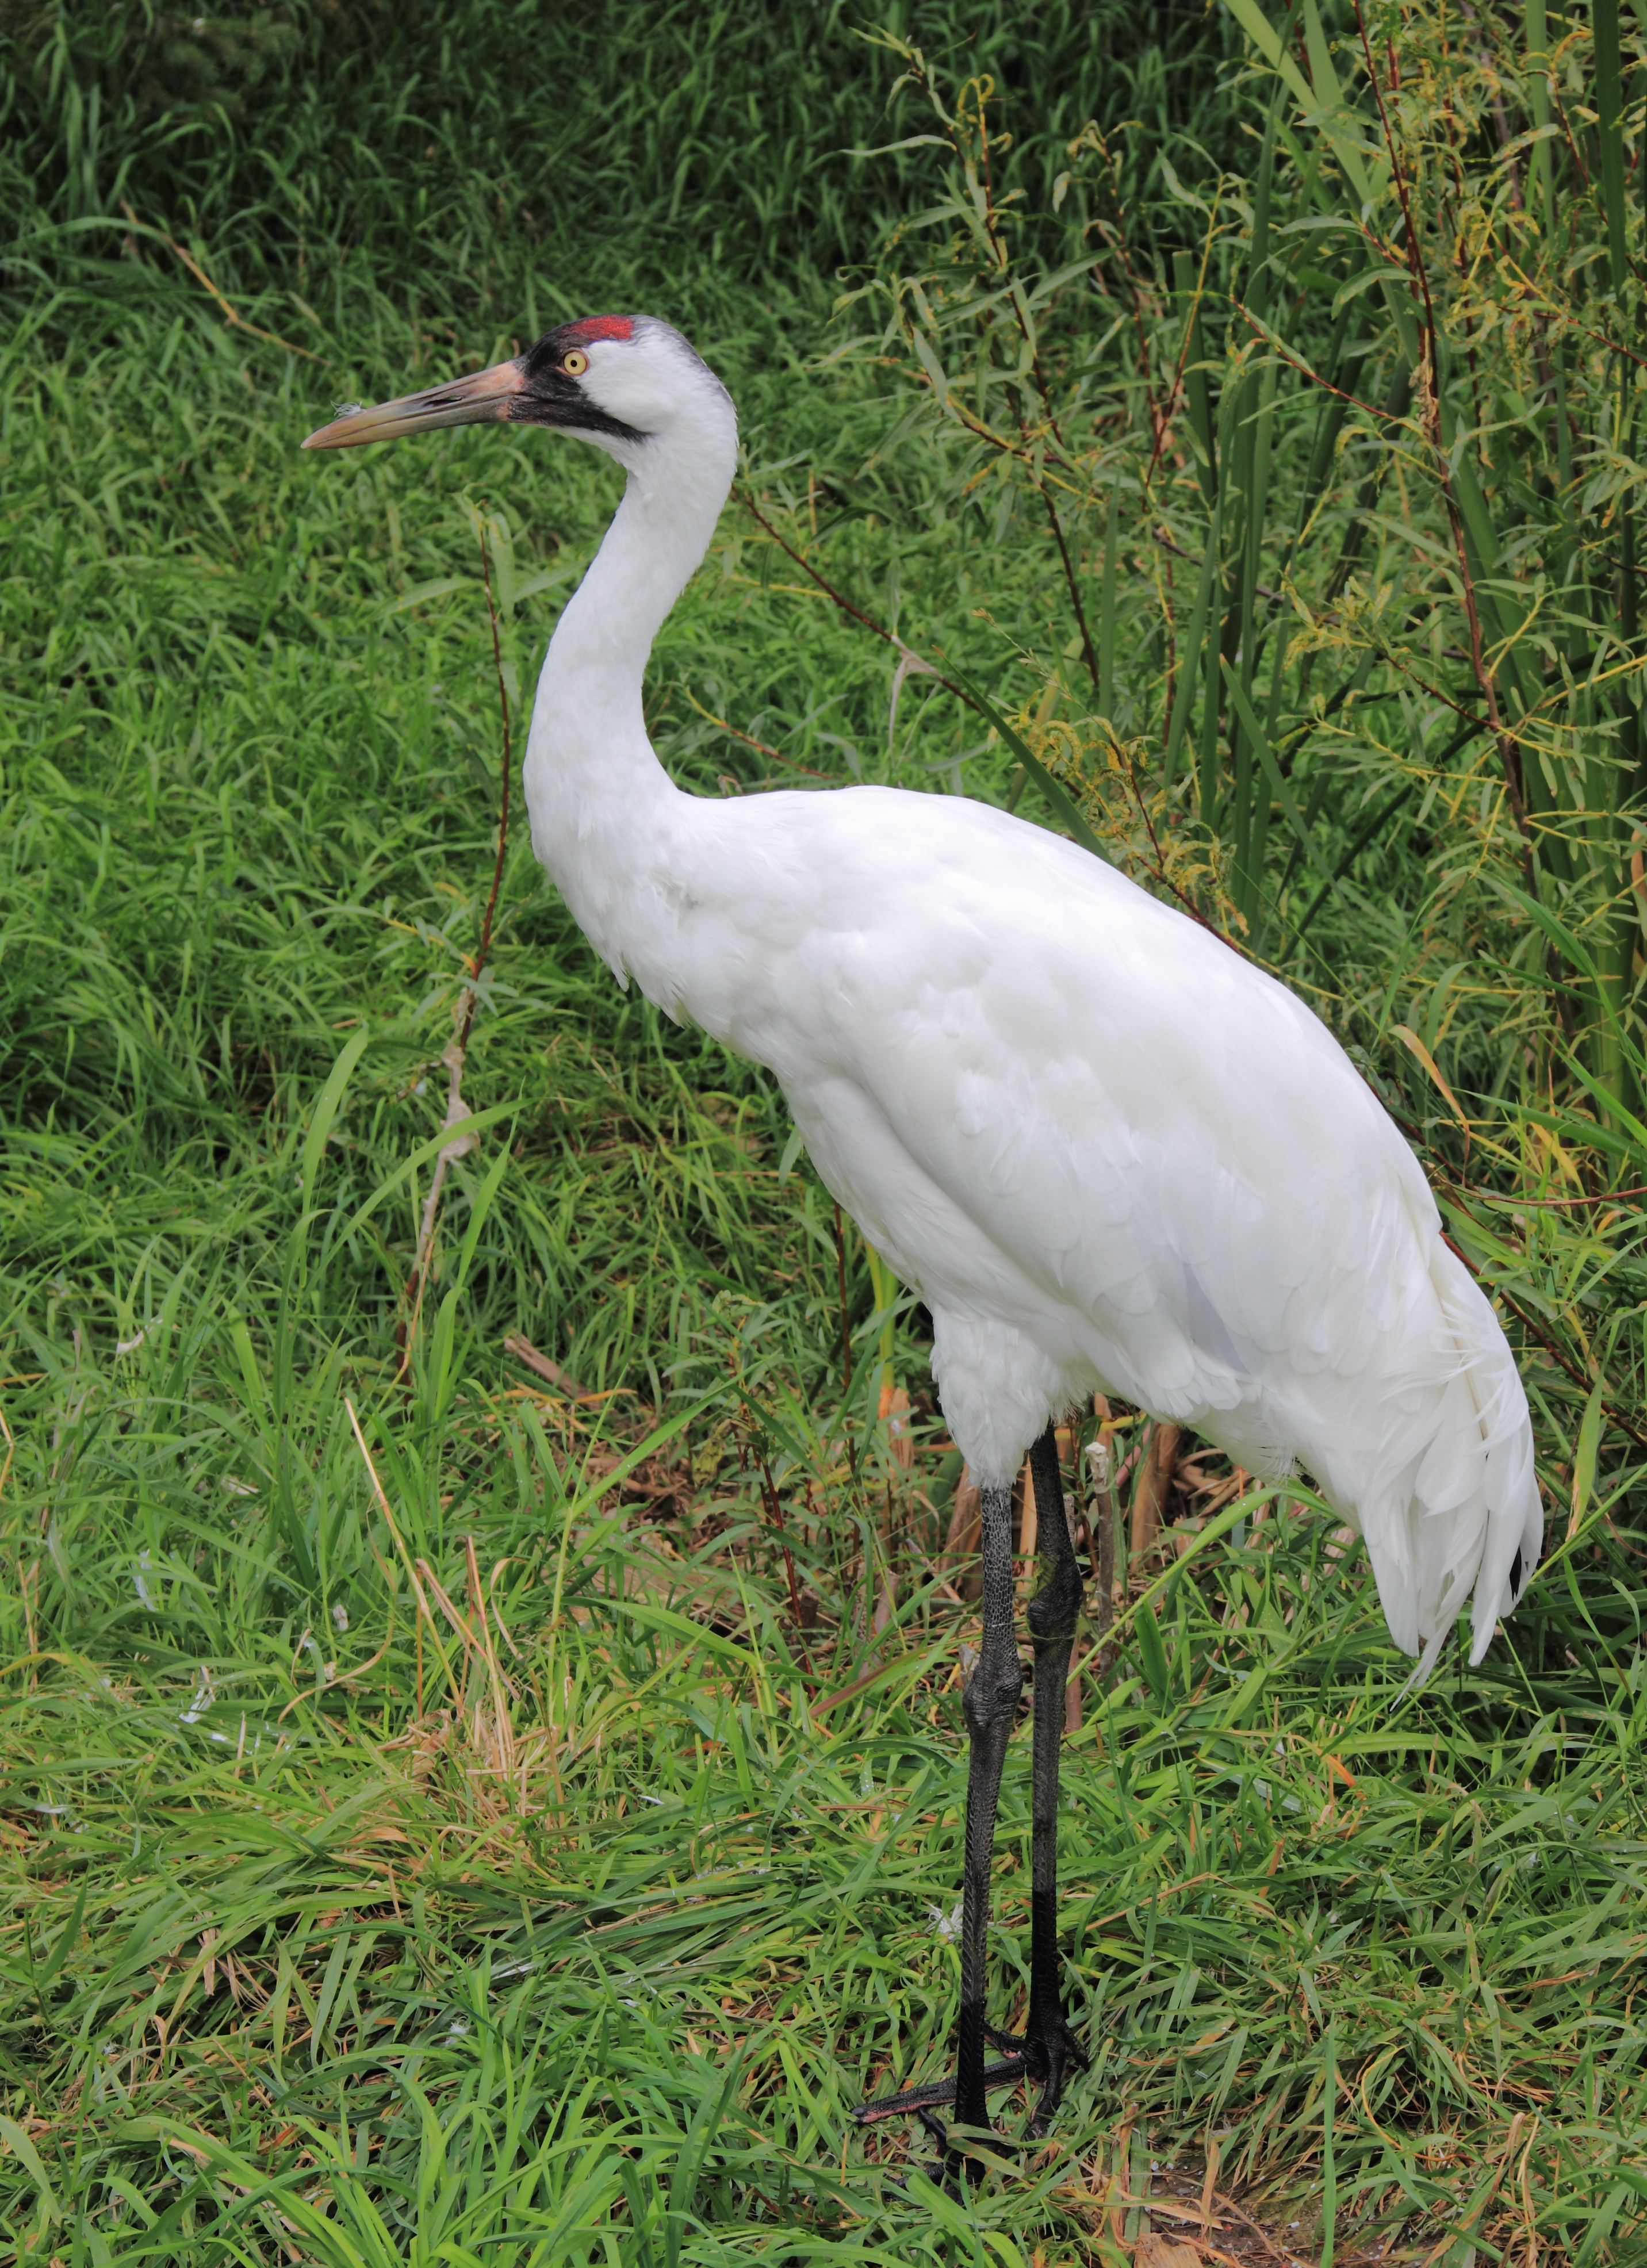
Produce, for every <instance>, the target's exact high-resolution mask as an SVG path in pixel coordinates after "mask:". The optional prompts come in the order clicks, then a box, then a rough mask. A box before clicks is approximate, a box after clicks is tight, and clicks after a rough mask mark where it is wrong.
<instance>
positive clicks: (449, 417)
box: [303, 362, 526, 449]
mask: <svg viewBox="0 0 1647 2268" xmlns="http://www.w3.org/2000/svg"><path fill="white" fill-rule="evenodd" d="M525 392H526V375H525V373H524V372H523V371H522V370H521V367H520V365H519V364H518V362H499V363H494V364H493V365H492V367H491V368H490V370H482V371H477V372H475V374H474V377H473V378H454V379H452V383H451V384H450V385H449V386H431V387H430V388H429V391H428V392H427V393H426V394H402V395H401V398H400V400H399V401H380V402H379V403H378V405H377V407H376V408H375V409H347V410H345V411H344V412H343V414H342V416H339V417H335V418H333V420H332V422H331V423H330V424H329V425H322V426H320V427H319V428H318V429H317V431H314V432H312V433H311V434H310V436H309V438H308V439H307V440H306V441H305V443H304V445H303V446H304V447H305V449H357V448H359V447H360V446H362V445H363V444H364V443H365V442H367V441H398V440H399V438H401V434H402V433H426V432H428V431H430V428H431V427H432V426H436V425H489V424H497V423H501V422H502V421H503V420H504V418H506V417H507V416H509V413H510V409H511V404H512V402H513V401H514V399H515V397H516V395H518V394H524V393H525Z"/></svg>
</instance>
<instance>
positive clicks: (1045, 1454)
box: [1024, 1426, 1086, 2135]
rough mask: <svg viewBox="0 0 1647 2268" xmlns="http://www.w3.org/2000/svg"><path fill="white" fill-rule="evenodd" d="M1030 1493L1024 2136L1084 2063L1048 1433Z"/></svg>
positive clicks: (1042, 2125)
mask: <svg viewBox="0 0 1647 2268" xmlns="http://www.w3.org/2000/svg"><path fill="white" fill-rule="evenodd" d="M1029 1470H1030V1477H1031V1479H1032V1480H1033V1483H1034V1486H1035V1535H1036V1543H1037V1548H1038V1551H1039V1556H1040V1564H1041V1570H1042V1580H1041V1586H1040V1589H1039V1590H1038V1591H1037V1592H1036V1594H1035V1595H1034V1597H1033V1599H1032V1600H1031V1601H1030V1602H1029V1617H1028V1619H1029V1631H1030V1637H1031V1639H1032V1640H1033V1645H1034V1648H1035V1766H1034V1773H1035V1776H1034V1793H1033V1843H1032V1853H1033V1856H1032V1864H1031V1874H1030V1943H1029V2021H1028V2022H1027V2024H1026V2027H1025V2032H1024V2055H1025V2064H1026V2070H1027V2071H1028V2073H1029V2076H1030V2077H1031V2078H1032V2079H1033V2080H1039V2082H1040V2101H1039V2102H1037V2103H1036V2105H1035V2115H1034V2117H1033V2119H1032V2120H1031V2121H1030V2128H1029V2131H1030V2132H1031V2133H1032V2134H1035V2135H1040V2134H1044V2133H1045V2132H1046V2131H1047V2129H1048V2126H1049V2125H1050V2124H1051V2123H1052V2116H1053V2113H1054V2111H1055V2110H1056V2109H1057V2108H1058V2102H1059V2098H1060V2097H1061V2096H1062V2093H1063V2084H1064V2080H1065V2077H1066V2075H1067V2073H1068V2072H1069V2069H1070V2066H1071V2065H1074V2066H1075V2067H1076V2068H1077V2070H1078V2069H1080V2068H1081V2067H1082V2066H1084V2065H1085V2062H1086V2058H1085V2055H1084V2054H1083V2053H1082V2051H1081V2045H1080V2043H1079V2041H1078V2040H1077V2038H1076V2036H1075V2035H1074V2033H1073V2032H1072V2031H1071V2030H1070V2027H1069V2025H1068V2024H1067V2023H1066V2022H1065V2021H1064V2016H1063V1994H1062V1990H1061V1988H1060V1984H1059V1960H1058V1762H1059V1753H1060V1750H1061V1748H1062V1742H1063V1722H1064V1689H1065V1687H1066V1685H1067V1684H1068V1683H1069V1678H1070V1649H1071V1648H1072V1647H1073V1646H1074V1644H1075V1626H1076V1621H1077V1616H1079V1614H1080V1611H1081V1602H1082V1589H1081V1571H1080V1569H1079V1568H1078V1567H1077V1565H1076V1557H1075V1546H1074V1544H1073V1543H1071V1541H1070V1523H1069V1521H1068V1520H1067V1519H1066V1518H1065V1516H1064V1509H1063V1482H1062V1476H1061V1475H1060V1473H1059V1470H1058V1444H1057V1439H1056V1436H1055V1434H1054V1432H1053V1430H1052V1428H1051V1427H1050V1426H1048V1428H1047V1431H1046V1432H1044V1433H1043V1434H1042V1435H1041V1437H1040V1440H1039V1441H1037V1442H1036V1444H1035V1446H1034V1447H1033V1449H1032V1450H1031V1451H1030V1453H1029Z"/></svg>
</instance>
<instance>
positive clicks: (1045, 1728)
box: [856, 1426, 1085, 2172]
mask: <svg viewBox="0 0 1647 2268" xmlns="http://www.w3.org/2000/svg"><path fill="white" fill-rule="evenodd" d="M1030 1477H1031V1481H1032V1484H1033V1487H1034V1491H1035V1532H1036V1543H1037V1552H1038V1556H1039V1557H1040V1561H1041V1565H1042V1570H1043V1577H1042V1581H1041V1586H1040V1589H1039V1590H1038V1591H1037V1592H1036V1594H1035V1595H1034V1597H1033V1599H1032V1600H1031V1601H1030V1602H1029V1626H1030V1634H1031V1638H1032V1639H1033V1644H1034V1648H1035V1736H1034V1795H1033V1863H1032V1871H1031V1877H1030V1916H1031V1935H1030V1987H1029V2021H1028V2023H1027V2025H1026V2029H1025V2036H1024V2037H1023V2038H1022V2039H1021V2040H1019V2039H1015V2038H1012V2037H1010V2036H1006V2035H1004V2034H1002V2033H999V2032H996V2031H992V2030H991V2029H990V2028H989V2024H988V2022H987V2021H986V2020H985V2014H984V2007H985V1995H986V1992H987V1989H988V1981H989V1971H988V1940H989V1862H990V1859H991V1856H992V1855H993V1851H994V1845H995V1815H996V1800H997V1797H998V1795H999V1793H1000V1786H1001V1768H1002V1765H1003V1764H1004V1761H1005V1757H1006V1748H1007V1742H1009V1741H1010V1740H1011V1736H1012V1727H1013V1725H1014V1723H1015V1722H1016V1720H1017V1716H1018V1697H1019V1696H1020V1694H1021V1693H1022V1691H1023V1687H1024V1673H1023V1670H1022V1668H1021V1667H1020V1665H1019V1662H1018V1642H1017V1639H1016V1638H1015V1637H1014V1634H1013V1629H1012V1591H1013V1571H1012V1499H1011V1491H1010V1490H1009V1489H1004V1488H1003V1489H985V1490H984V1491H983V1505H982V1575H983V1648H982V1653H981V1654H980V1655H979V1658H978V1663H977V1667H976V1668H974V1671H973V1674H972V1676H971V1679H970V1680H969V1681H968V1683H967V1691H966V1695H965V1697H964V1701H963V1708H964V1710H965V1713H966V1718H967V1733H968V1734H969V1736H970V1740H971V1756H970V1758H969V1761H968V1764H967V1855H966V1873H965V1877H964V1881H963V1887H962V1896H961V1924H960V2018H959V2021H958V2022H957V2024H956V2028H955V2073H954V2076H953V2078H952V2079H941V2080H929V2081H928V2082H927V2083H926V2084H924V2085H923V2086H920V2087H910V2088H904V2089H903V2091H902V2092H901V2094H898V2095H885V2096H883V2097H882V2098H881V2099H880V2100H879V2102H866V2103H864V2104H863V2105H862V2106H861V2107H860V2108H859V2110H857V2114H856V2115H857V2117H858V2119H859V2120H860V2121H862V2122H864V2123H865V2124H868V2123H869V2122H870V2121H871V2120H874V2119H879V2118H892V2117H900V2116H904V2117H907V2116H908V2115H910V2114H914V2115H915V2117H919V2118H920V2119H921V2120H922V2122H923V2124H926V2125H928V2126H930V2127H931V2128H933V2130H934V2131H935V2132H941V2130H940V2129H938V2127H937V2121H936V2120H935V2119H934V2118H933V2117H932V2116H931V2114H932V2112H933V2111H934V2110H936V2109H937V2106H938V2105H939V2104H940V2103H945V2102H953V2104H954V2106H955V2123H956V2124H957V2126H960V2127H970V2128H972V2129H974V2131H976V2132H988V2131H989V2099H988V2096H989V2088H992V2087H999V2086H1003V2085H1004V2084H1005V2083H1006V2082H1007V2081H1009V2080H1018V2079H1022V2078H1026V2077H1027V2078H1030V2079H1033V2080H1036V2081H1037V2082H1038V2083H1039V2085H1040V2101H1039V2102H1037V2104H1036V2106H1035V2116H1034V2118H1033V2121H1032V2122H1031V2130H1030V2131H1031V2132H1032V2133H1036V2134H1039V2133H1041V2132H1044V2131H1045V2129H1046V2126H1047V2124H1048V2121H1049V2120H1050V2118H1051V2117H1052V2114H1053V2112H1054V2111H1055V2110H1056V2108H1057V2106H1058V2100H1059V2097H1060V2096H1061V2095H1062V2092H1063V2086H1064V2080H1065V2078H1066V2076H1067V2074H1068V2073H1069V2070H1070V2066H1071V2065H1076V2066H1079V2065H1080V2064H1082V2063H1084V2062H1085V2057H1084V2056H1083V2054H1082V2052H1081V2048H1080V2043H1079V2042H1078V2041H1077V2039H1076V2037H1075V2035H1074V2034H1073V2033H1072V2032H1071V2031H1070V2028H1069V2026H1068V2024H1066V2023H1065V2021H1064V2017H1063V1995H1062V1990H1061V1987H1060V1974H1059V1957H1058V1758H1059V1749H1060V1746H1061V1744H1062V1739H1063V1719H1064V1688H1065V1685H1066V1684H1067V1683H1068V1681H1069V1675H1070V1652H1071V1650H1072V1648H1073V1646H1074V1643H1075V1629H1076V1622H1077V1616H1079V1614H1080V1611H1081V1575H1080V1570H1079V1568H1078V1567H1077V1565H1076V1558H1075V1546H1074V1544H1073V1543H1071V1541H1070V1524H1069V1521H1067V1519H1066V1518H1065V1516H1064V1509H1063V1483H1062V1476H1061V1475H1060V1473H1059V1470H1058V1444H1057V1438H1056V1436H1055V1433H1054V1432H1053V1430H1052V1428H1051V1427H1050V1426H1048V1429H1047V1431H1046V1432H1044V1433H1043V1434H1042V1435H1041V1437H1040V1440H1039V1441H1037V1442H1036V1444H1035V1446H1034V1447H1033V1449H1032V1450H1031V1451H1030ZM987 2045H993V2046H995V2047H997V2048H1002V2049H1005V2050H1008V2051H1009V2052H1008V2053H1007V2054H1005V2055H1004V2057H1002V2058H998V2059H997V2060H996V2061H995V2062H992V2063H991V2062H986V2060H985V2057H984V2050H985V2047H986V2046H987ZM949 2162H950V2168H951V2170H952V2172H953V2171H955V2170H956V2169H958V2166H959V2163H960V2153H959V2152H957V2151H956V2150H954V2149H953V2148H952V2149H951V2151H950V2154H949Z"/></svg>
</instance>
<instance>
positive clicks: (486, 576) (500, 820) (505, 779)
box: [458, 531, 515, 1048]
mask: <svg viewBox="0 0 1647 2268" xmlns="http://www.w3.org/2000/svg"><path fill="white" fill-rule="evenodd" d="M481 580H482V583H483V584H484V585H485V586H486V612H487V615H488V618H489V621H490V622H491V626H492V667H493V669H494V671H495V672H496V676H497V706H498V710H499V711H500V713H501V715H502V718H503V727H504V758H503V764H502V768H501V774H502V776H501V777H500V778H499V780H498V784H497V856H496V859H494V861H493V863H492V887H491V892H490V895H489V896H488V898H487V901H486V912H485V915H484V917H482V922H481V943H480V950H479V951H478V952H477V953H476V954H475V956H474V962H473V964H472V968H471V971H470V976H469V983H468V989H467V993H466V995H465V998H464V1020H463V1022H462V1023H461V1025H460V1027H459V1029H458V1044H459V1046H460V1048H461V1047H467V1044H468V1038H469V1027H470V1025H471V1024H473V1023H474V1011H475V1007H476V1005H477V1003H478V999H479V994H478V990H477V987H478V986H479V984H480V981H481V972H482V969H483V968H485V967H486V962H487V957H488V955H489V954H490V952H491V949H492V919H493V917H494V915H495V914H496V911H497V893H498V891H499V890H500V889H501V887H503V880H504V859H505V858H507V856H508V852H509V799H510V795H511V791H512V789H513V786H514V779H515V757H514V747H513V742H512V739H511V731H510V720H509V687H508V685H507V683H506V682H505V681H504V649H503V644H502V641H501V639H500V638H499V637H498V632H497V608H496V604H495V602H494V600H493V598H492V563H491V561H490V559H489V557H488V556H487V550H486V536H485V533H484V531H482V535H481Z"/></svg>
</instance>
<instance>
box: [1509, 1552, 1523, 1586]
mask: <svg viewBox="0 0 1647 2268" xmlns="http://www.w3.org/2000/svg"><path fill="white" fill-rule="evenodd" d="M1510 1595H1511V1598H1512V1599H1518V1598H1519V1597H1520V1596H1521V1546H1520V1545H1519V1544H1517V1546H1516V1556H1515V1557H1514V1558H1513V1559H1512V1560H1511V1562H1510Z"/></svg>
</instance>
